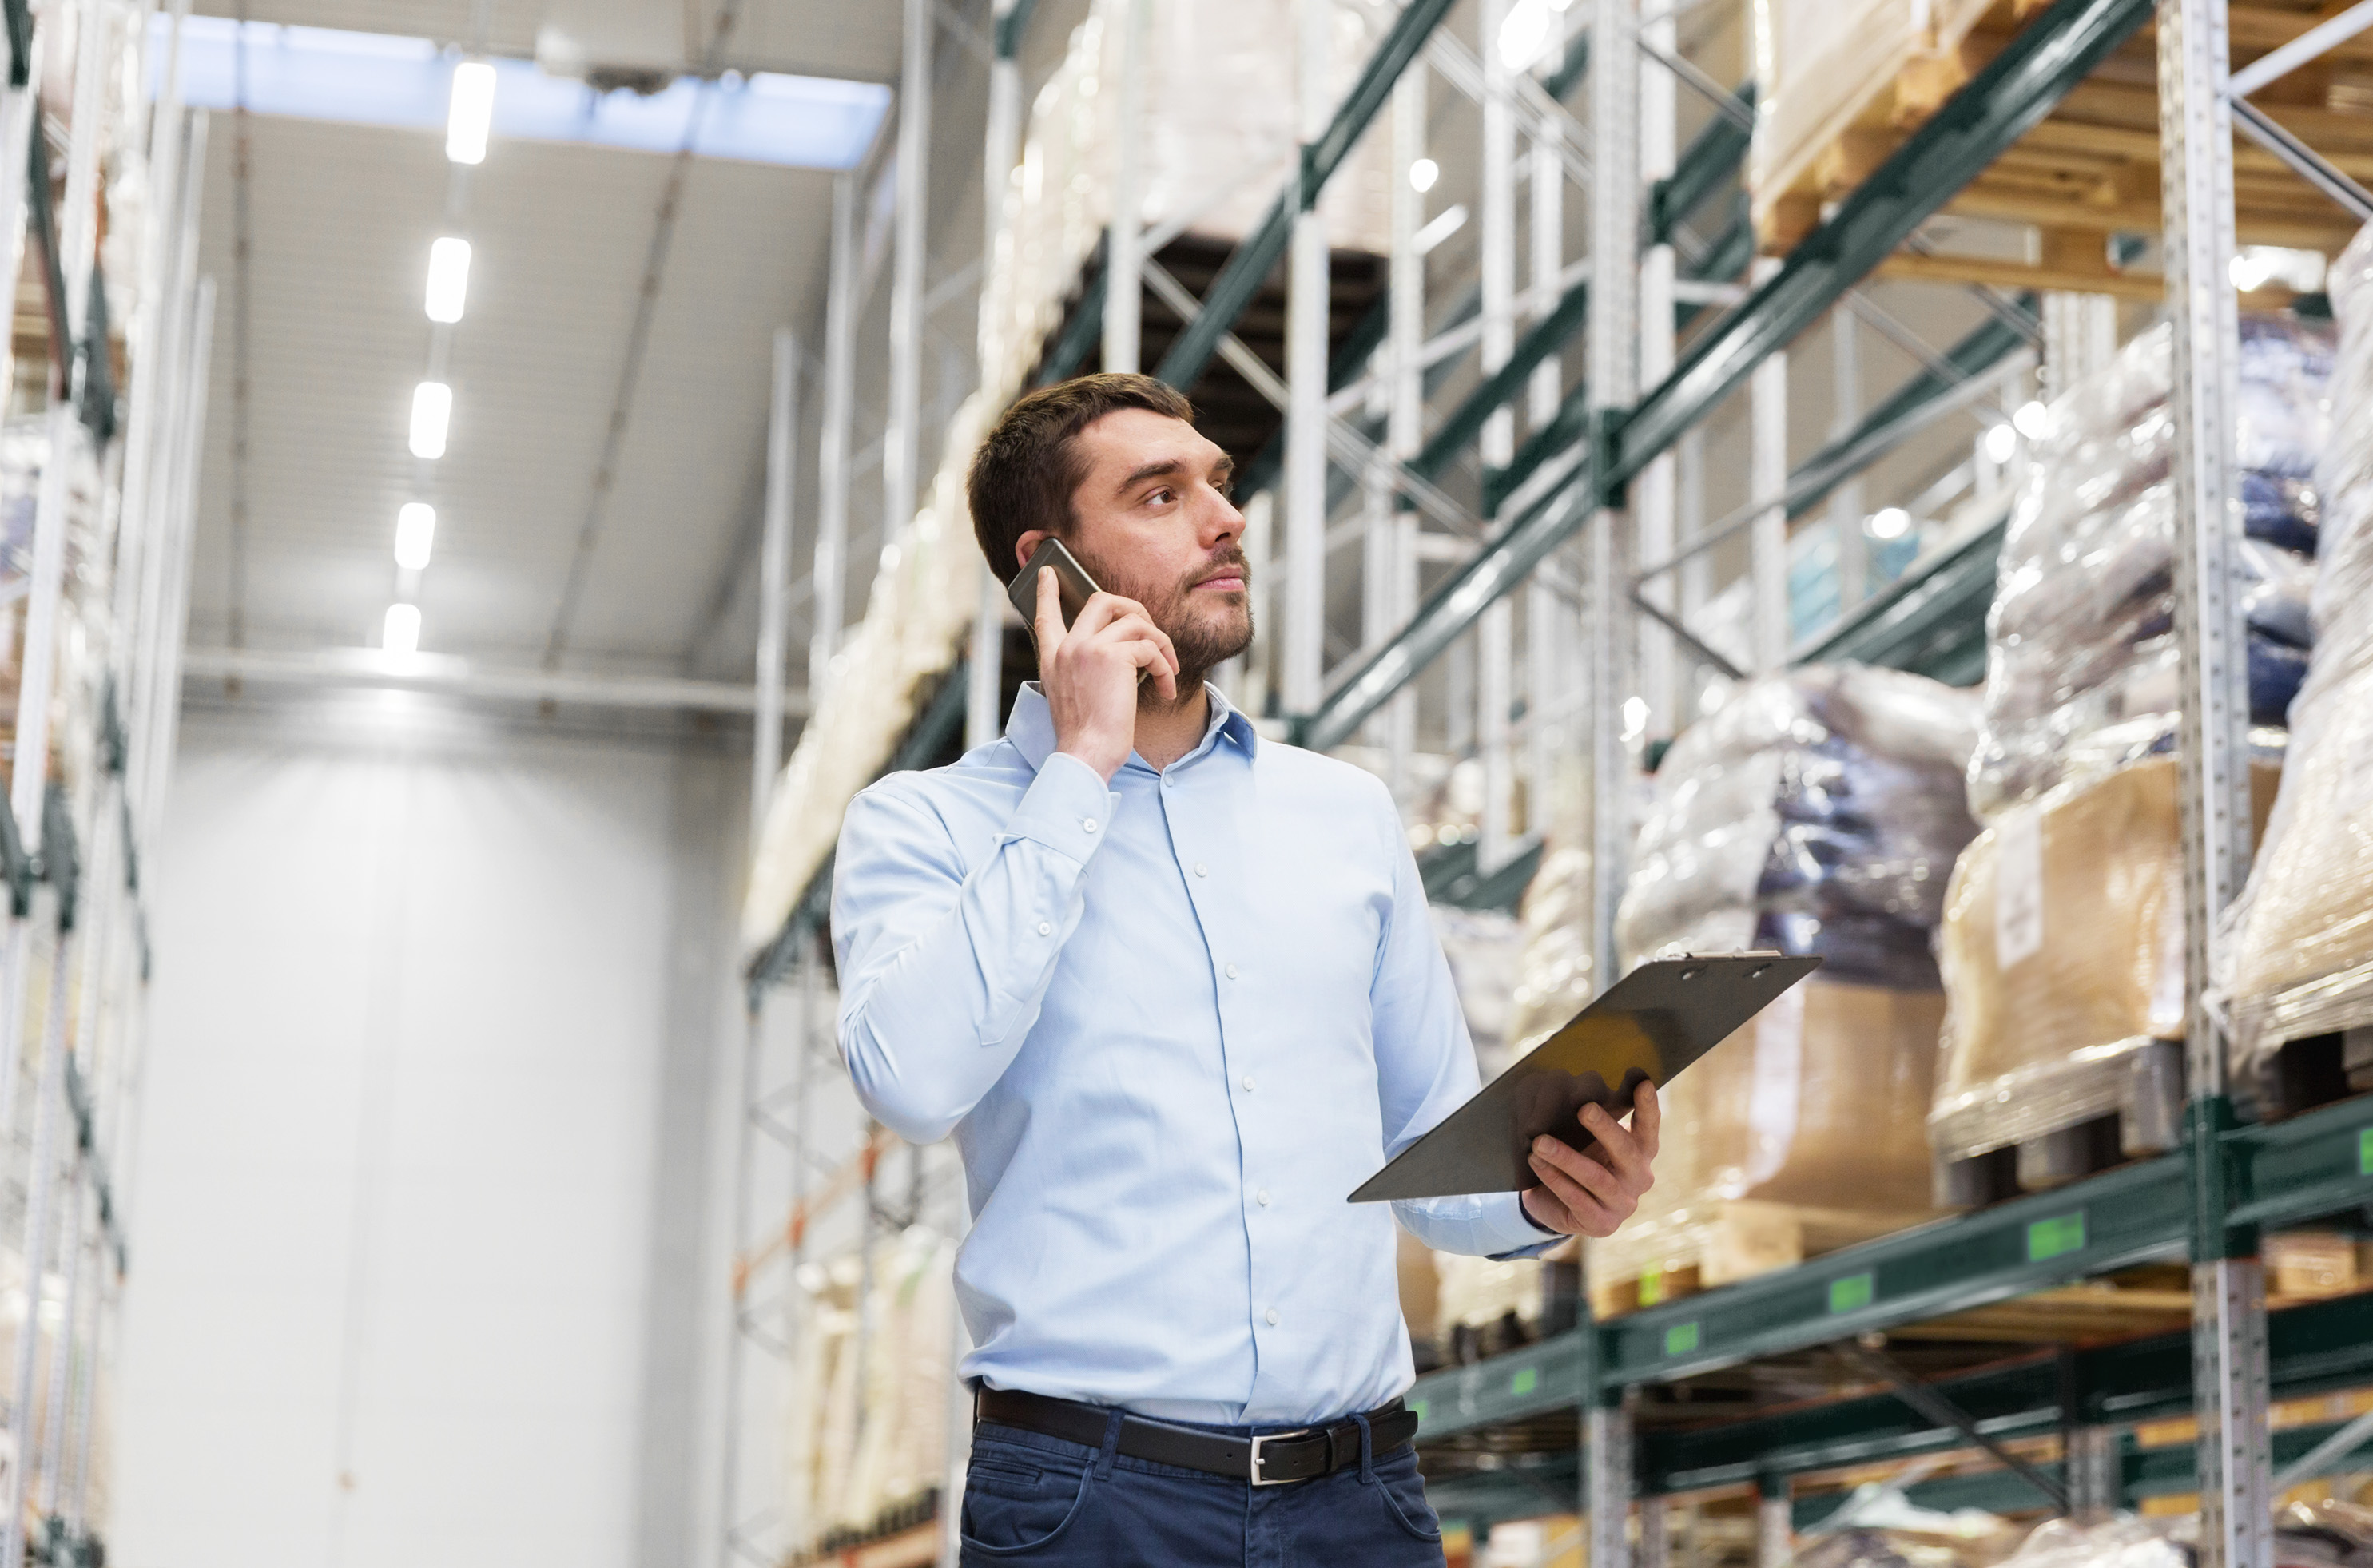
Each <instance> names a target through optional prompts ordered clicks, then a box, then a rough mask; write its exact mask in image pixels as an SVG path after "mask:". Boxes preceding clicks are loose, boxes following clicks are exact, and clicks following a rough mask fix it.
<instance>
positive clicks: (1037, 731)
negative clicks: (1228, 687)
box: [1005, 680, 1259, 772]
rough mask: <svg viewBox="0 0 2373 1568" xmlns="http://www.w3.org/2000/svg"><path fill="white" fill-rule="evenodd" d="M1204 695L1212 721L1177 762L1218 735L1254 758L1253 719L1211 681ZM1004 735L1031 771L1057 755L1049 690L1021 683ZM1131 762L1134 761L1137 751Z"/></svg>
mask: <svg viewBox="0 0 2373 1568" xmlns="http://www.w3.org/2000/svg"><path fill="white" fill-rule="evenodd" d="M1203 694H1204V695H1205V696H1206V697H1208V698H1210V703H1211V722H1210V725H1209V726H1206V727H1205V729H1204V731H1203V741H1202V744H1201V745H1199V746H1198V747H1196V748H1195V749H1194V750H1192V751H1189V752H1188V753H1187V754H1186V756H1185V757H1181V758H1180V759H1179V760H1178V761H1180V762H1185V761H1190V760H1192V759H1193V758H1195V757H1198V756H1199V755H1201V754H1202V753H1203V752H1204V751H1206V750H1208V749H1210V747H1211V745H1212V743H1213V740H1214V738H1218V737H1224V738H1227V739H1229V740H1233V741H1234V742H1235V743H1236V746H1237V748H1238V749H1241V750H1242V751H1243V752H1244V754H1245V757H1246V758H1247V759H1249V758H1251V756H1252V755H1253V751H1254V749H1255V747H1256V745H1257V741H1258V739H1259V737H1258V735H1257V733H1256V732H1255V731H1254V729H1253V721H1252V720H1250V719H1248V718H1246V717H1245V715H1244V714H1241V713H1238V712H1237V711H1236V709H1235V706H1234V705H1233V703H1230V702H1229V701H1228V699H1227V698H1226V697H1225V696H1223V695H1222V694H1221V691H1220V689H1219V688H1218V687H1216V686H1214V685H1212V684H1211V683H1210V681H1208V680H1207V681H1205V682H1203ZM1005 738H1006V739H1008V740H1011V742H1013V749H1015V750H1016V751H1019V752H1021V753H1022V757H1023V761H1026V762H1028V763H1029V764H1030V771H1031V772H1037V771H1038V770H1039V769H1041V768H1043V767H1045V766H1046V759H1047V758H1049V757H1051V756H1053V755H1054V754H1055V715H1054V714H1053V713H1052V712H1050V711H1049V710H1048V709H1047V706H1046V691H1045V690H1044V689H1043V688H1042V687H1040V686H1039V684H1038V682H1036V681H1035V680H1025V681H1023V683H1022V690H1021V691H1020V693H1019V694H1017V695H1016V696H1015V697H1014V699H1013V713H1012V715H1011V717H1010V718H1008V719H1007V720H1006V724H1005ZM1131 761H1135V754H1134V753H1132V754H1131ZM1176 765H1177V764H1176V763H1173V764H1172V766H1174V767H1175V766H1176Z"/></svg>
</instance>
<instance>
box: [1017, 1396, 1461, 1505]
mask: <svg viewBox="0 0 2373 1568" xmlns="http://www.w3.org/2000/svg"><path fill="white" fill-rule="evenodd" d="M1110 1414H1111V1412H1110V1411H1107V1410H1105V1408H1104V1407H1103V1406H1101V1405H1084V1404H1081V1403H1078V1402H1077V1401H1075V1400H1057V1399H1049V1398H1048V1397H1046V1395H1044V1394H1026V1393H1023V1392H1022V1391H1021V1390H1020V1389H1017V1388H983V1389H982V1390H981V1391H980V1398H979V1400H978V1401H977V1402H976V1404H975V1405H974V1407H973V1419H974V1421H975V1422H983V1421H993V1422H995V1423H997V1424H998V1425H999V1426H1013V1427H1019V1428H1021V1429H1022V1430H1023V1431H1024V1432H1037V1433H1043V1434H1045V1435H1046V1436H1048V1437H1060V1438H1063V1439H1065V1440H1066V1441H1068V1442H1072V1443H1077V1444H1080V1445H1081V1446H1084V1447H1089V1448H1101V1447H1103V1446H1104V1442H1105V1421H1106V1419H1107V1417H1108V1416H1109V1415H1110ZM1367 1417H1368V1434H1369V1438H1368V1441H1369V1452H1370V1453H1371V1454H1373V1455H1374V1457H1375V1458H1379V1459H1381V1458H1385V1456H1386V1455H1387V1454H1393V1453H1397V1452H1398V1451H1399V1450H1401V1449H1402V1448H1405V1447H1407V1446H1409V1443H1410V1441H1411V1440H1412V1439H1413V1438H1415V1437H1416V1436H1417V1420H1418V1418H1417V1412H1416V1411H1412V1410H1409V1409H1408V1408H1407V1407H1406V1406H1404V1405H1403V1404H1402V1403H1401V1402H1400V1401H1399V1400H1394V1401H1393V1402H1392V1403H1391V1404H1388V1405H1380V1406H1378V1407H1377V1408H1376V1409H1374V1410H1373V1411H1368V1412H1367ZM1119 1451H1120V1452H1121V1453H1124V1454H1127V1455H1128V1457H1129V1458H1132V1459H1146V1460H1150V1461H1151V1462H1152V1463H1154V1464H1157V1465H1176V1466H1178V1467H1179V1468H1180V1469H1190V1470H1202V1471H1204V1472H1205V1473H1206V1474H1209V1475H1223V1476H1229V1477H1232V1478H1233V1479H1234V1480H1237V1481H1250V1482H1251V1483H1252V1484H1253V1485H1255V1486H1281V1485H1283V1484H1284V1483H1286V1482H1287V1481H1312V1480H1315V1479H1316V1478H1317V1477H1319V1476H1322V1475H1332V1474H1334V1473H1335V1472H1336V1471H1337V1470H1340V1469H1350V1468H1351V1467H1353V1466H1354V1465H1357V1464H1358V1463H1359V1462H1360V1426H1359V1423H1357V1422H1355V1421H1339V1422H1337V1423H1335V1424H1334V1425H1332V1426H1314V1427H1310V1428H1307V1429H1305V1430H1303V1431H1300V1432H1280V1433H1277V1434H1273V1435H1265V1436H1259V1437H1238V1436H1233V1435H1230V1434H1227V1433H1223V1432H1198V1431H1197V1430H1195V1429H1194V1428H1193V1427H1190V1426H1172V1425H1170V1424H1169V1423H1166V1422H1159V1421H1151V1420H1148V1419H1147V1418H1146V1417H1144V1416H1141V1415H1124V1416H1122V1417H1121V1422H1120V1445H1119Z"/></svg>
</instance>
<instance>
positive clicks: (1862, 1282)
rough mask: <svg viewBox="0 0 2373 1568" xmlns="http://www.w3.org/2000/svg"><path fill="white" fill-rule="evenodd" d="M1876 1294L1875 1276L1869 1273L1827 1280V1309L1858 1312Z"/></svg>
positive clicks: (1837, 1311) (1866, 1305)
mask: <svg viewBox="0 0 2373 1568" xmlns="http://www.w3.org/2000/svg"><path fill="white" fill-rule="evenodd" d="M1877 1295H1878V1281H1877V1278H1876V1276H1874V1275H1871V1274H1866V1273H1865V1274H1848V1275H1847V1276H1846V1277H1845V1278H1844V1279H1841V1280H1831V1281H1830V1282H1829V1311H1830V1312H1831V1313H1833V1314H1834V1313H1839V1312H1859V1311H1861V1310H1862V1309H1863V1308H1864V1307H1868V1306H1869V1305H1870V1304H1871V1302H1872V1301H1873V1300H1874V1299H1875V1298H1876V1296H1877Z"/></svg>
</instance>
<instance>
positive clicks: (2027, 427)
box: [2010, 401, 2052, 441]
mask: <svg viewBox="0 0 2373 1568" xmlns="http://www.w3.org/2000/svg"><path fill="white" fill-rule="evenodd" d="M2010 422H2011V423H2012V424H2015V425H2016V426H2017V427H2018V433H2019V434H2020V435H2021V436H2026V437H2027V438H2028V440H2030V441H2040V440H2042V439H2043V433H2044V432H2045V431H2047V430H2049V429H2051V428H2052V411H2051V410H2050V409H2048V408H2045V407H2044V406H2043V405H2042V404H2041V403H2040V402H2034V401H2028V402H2023V403H2021V404H2019V405H2018V412H2016V413H2014V414H2012V415H2011V416H2010Z"/></svg>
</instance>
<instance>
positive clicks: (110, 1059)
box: [0, 0, 213, 1568]
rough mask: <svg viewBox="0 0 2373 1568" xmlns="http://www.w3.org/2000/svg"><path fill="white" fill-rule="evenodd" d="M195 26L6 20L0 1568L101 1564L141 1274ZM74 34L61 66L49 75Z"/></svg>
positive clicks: (208, 337) (192, 351) (191, 186)
mask: <svg viewBox="0 0 2373 1568" xmlns="http://www.w3.org/2000/svg"><path fill="white" fill-rule="evenodd" d="M186 11H187V6H186V3H185V0H184V3H183V4H181V5H177V6H169V7H166V8H163V9H161V10H157V9H152V8H146V7H142V6H133V5H130V4H128V3H125V0H79V3H77V4H71V5H61V6H53V7H50V8H48V9H46V10H44V11H43V12H42V14H41V17H39V18H36V17H33V16H32V15H31V14H30V13H29V9H28V7H27V6H25V5H24V4H23V3H22V0H7V3H6V6H5V19H6V42H7V65H8V74H7V77H6V84H5V86H0V167H6V168H15V169H17V170H19V171H20V173H19V174H18V175H17V176H15V177H12V178H10V179H8V180H0V234H6V236H7V242H6V253H7V255H8V256H9V258H10V260H11V261H12V267H11V275H12V276H13V275H16V273H17V269H18V265H22V264H24V263H27V262H29V263H30V265H31V266H32V268H33V270H34V272H35V275H36V277H37V279H38V281H39V285H40V294H41V302H42V303H41V309H40V312H39V319H37V320H32V321H28V320H25V319H19V320H18V331H17V332H16V333H15V334H14V335H13V338H12V343H15V344H19V345H21V344H25V343H34V342H39V343H44V344H45V345H46V351H47V355H48V363H47V365H46V366H43V367H41V369H40V370H39V371H38V372H36V371H35V369H34V367H33V366H29V365H19V364H17V363H15V361H14V359H13V357H12V358H11V360H10V363H9V375H8V377H5V378H0V379H5V380H6V382H7V389H8V390H9V391H10V394H11V398H12V401H14V400H18V399H21V400H23V401H24V402H26V403H29V408H27V409H26V410H25V412H26V414H27V415H29V416H34V415H37V416H38V417H39V419H40V420H41V424H42V425H43V434H44V437H45V441H46V446H45V450H44V456H43V459H42V463H41V482H40V486H39V490H38V495H37V498H36V501H35V505H34V512H33V519H32V529H31V539H30V547H29V560H28V561H26V562H25V563H23V569H24V570H25V571H26V575H27V576H28V578H29V581H28V584H27V587H26V589H25V592H24V595H23V599H22V604H23V608H22V610H21V615H22V626H23V642H22V648H23V654H22V658H21V664H20V679H19V683H18V691H17V692H16V708H17V714H18V719H17V726H16V730H15V735H14V748H13V755H14V758H15V761H14V763H13V764H12V767H11V771H10V780H9V794H8V802H7V804H8V809H7V810H6V811H0V876H5V880H6V884H7V887H8V891H9V895H10V896H9V907H8V911H7V918H6V927H5V932H0V1135H5V1136H6V1140H7V1142H6V1144H5V1145H0V1146H5V1149H6V1156H5V1161H6V1163H5V1166H0V1246H5V1247H6V1249H8V1251H9V1252H10V1253H11V1254H12V1255H13V1259H14V1260H15V1261H16V1263H17V1264H18V1268H19V1271H20V1278H18V1280H16V1281H13V1282H10V1283H7V1284H6V1291H7V1293H8V1295H10V1296H11V1297H12V1298H13V1305H12V1307H11V1312H12V1315H13V1316H14V1318H15V1320H16V1322H17V1324H18V1326H19V1327H18V1332H17V1334H16V1336H15V1346H14V1353H13V1355H12V1357H11V1358H10V1363H9V1365H8V1366H7V1367H6V1374H5V1375H6V1382H5V1383H0V1391H5V1394H6V1433H7V1450H6V1451H7V1454H8V1457H9V1461H10V1462H8V1463H7V1464H6V1468H5V1469H0V1497H5V1499H6V1506H7V1508H8V1510H9V1519H10V1520H11V1521H12V1522H10V1523H7V1524H6V1525H0V1565H5V1568H17V1565H18V1563H20V1562H25V1561H26V1560H27V1558H28V1555H31V1556H32V1557H34V1558H36V1559H38V1560H40V1561H42V1562H49V1563H53V1564H67V1563H88V1562H98V1561H99V1560H100V1553H101V1547H100V1541H99V1525H100V1523H101V1521H99V1520H98V1519H96V1518H94V1517H93V1513H92V1508H91V1500H92V1483H93V1479H94V1469H95V1465H96V1462H97V1458H98V1456H97V1454H96V1452H95V1447H94V1436H95V1434H96V1432H97V1430H98V1425H99V1422H98V1411H97V1407H98V1405H99V1401H100V1400H101V1398H102V1393H101V1388H100V1384H101V1375H102V1372H103V1369H104V1367H105V1365H106V1364H107V1361H108V1359H109V1357H110V1354H111V1340H112V1332H113V1325H114V1323H115V1320H116V1315H117V1308H118V1303H119V1300H120V1297H121V1292H122V1289H123V1282H124V1277H125V1271H126V1269H127V1267H128V1265H129V1256H128V1251H127V1248H126V1245H125V1239H124V1237H125V1221H124V1215H123V1212H122V1204H121V1201H120V1199H119V1196H118V1193H119V1191H120V1187H121V1183H122V1180H123V1167H124V1166H125V1164H126V1157H127V1155H128V1153H129V1152H130V1144H131V1134H132V1116H131V1109H132V1106H133V1103H134V1097H135V1094H136V1088H137V1083H138V1078H139V1070H140V1055H141V1050H142V1041H143V1037H144V1035H145V1032H146V1019H145V1011H146V981H147V977H148V972H149V967H150V953H149V946H148V934H147V920H146V912H145V908H144V904H143V900H142V894H141V882H140V869H141V860H140V850H141V846H142V845H144V844H146V843H149V842H154V840H155V837H156V834H157V830H158V822H159V817H160V811H161V805H162V801H163V798H164V796H165V793H166V787H167V784H168V780H169V772H170V770H171V759H172V753H173V745H174V738H175V730H176V726H177V719H178V714H179V710H180V690H181V625H182V617H183V612H184V606H185V602H186V598H187V586H188V575H189V567H190V552H191V544H192V540H193V515H194V510H195V501H196V494H197V483H196V478H197V466H198V454H199V449H200V440H201V437H202V435H203V431H204V426H205V389H206V376H207V369H208V364H209V352H210V346H211V343H212V331H213V285H212V283H211V280H207V279H203V278H201V277H200V276H199V275H198V272H197V256H198V244H197V239H198V217H199V214H200V210H201V201H202V184H203V176H204V173H205V138H206V123H205V115H204V114H203V113H194V112H190V111H186V110H184V109H183V108H182V106H181V99H180V93H179V88H178V74H177V65H178V49H179V32H180V23H181V18H182V17H183V16H185V15H186ZM152 17H153V18H154V19H155V20H156V23H157V26H156V28H155V29H153V30H152V29H151V25H150V24H151V19H152ZM160 35H161V38H160ZM68 41H71V44H72V48H73V56H72V58H71V59H70V60H64V61H61V60H58V59H56V58H55V57H54V55H53V51H58V50H61V49H63V48H64V47H65V46H66V44H67V43H68ZM124 48H129V49H131V50H133V51H135V52H137V54H138V56H139V59H140V63H141V64H142V65H143V67H144V69H143V70H141V71H140V72H139V73H137V74H136V75H134V76H133V77H132V79H133V80H134V81H137V82H139V83H141V84H142V85H143V89H144V96H143V98H142V99H141V100H140V101H139V102H137V103H135V104H134V105H130V106H123V110H122V111H121V112H115V113H111V112H110V110H111V109H113V108H115V107H116V106H112V105H111V104H110V103H109V102H108V98H109V94H110V92H111V87H112V86H113V85H114V83H115V82H116V81H118V80H119V79H121V77H122V75H123V73H122V71H121V67H122V66H123V64H124V62H123V59H122V57H121V56H120V54H119V53H118V51H119V50H122V49H124ZM159 50H161V53H162V56H163V58H162V59H161V60H159V59H157V58H155V53H156V52H158V51H159ZM45 55H52V58H51V59H50V60H49V63H48V65H47V68H46V69H45V68H44V56H45ZM59 81H64V82H67V83H70V84H71V85H70V87H69V88H68V93H69V98H68V100H67V101H66V102H64V103H55V102H45V101H44V100H43V99H42V97H41V84H42V83H44V82H51V83H55V82H59ZM150 84H153V85H154V86H155V87H156V94H155V99H154V101H153V102H151V101H149V100H148V99H147V98H146V90H145V89H146V87H147V86H149V85H150ZM143 163H145V165H146V175H147V179H146V203H145V207H144V209H143V210H140V211H136V212H134V213H131V214H124V213H116V214H114V215H112V216H113V219H114V223H115V225H116V226H118V227H122V226H125V225H126V224H130V225H132V226H133V229H132V233H133V237H134V241H135V244H134V256H135V258H136V260H135V263H134V276H132V277H130V278H118V279H116V280H113V282H114V287H113V290H112V293H113V296H114V301H115V305H114V308H115V310H116V311H117V312H118V313H119V317H118V320H117V322H116V324H115V325H114V326H112V327H111V317H110V293H111V290H110V286H109V285H110V280H109V279H108V278H107V277H106V276H105V275H104V273H103V269H102V266H101V262H100V257H99V244H98V240H99V231H100V225H101V221H102V204H103V202H104V200H105V197H104V194H103V189H102V188H103V185H104V180H103V179H102V175H103V173H104V174H107V175H119V176H120V175H122V174H123V173H126V172H128V171H130V170H131V169H133V168H135V167H136V166H139V165H141V164H143ZM126 285H129V287H128V288H127V286H126ZM126 300H128V301H129V302H130V314H129V317H128V319H124V318H123V317H122V316H121V314H120V313H121V312H123V309H124V302H125V301H126ZM119 353H120V354H121V355H122V361H121V368H119V363H118V354H119ZM120 377H123V378H126V384H125V385H123V386H121V387H119V385H118V382H119V378H120ZM35 382H38V384H39V388H40V389H39V390H38V391H37V392H36V391H31V390H29V384H30V383H35ZM78 462H87V463H88V464H89V465H90V469H91V470H92V471H93V472H94V473H95V476H96V480H97V483H96V486H95V487H94V489H93V490H92V491H91V492H90V493H89V494H88V495H87V496H85V497H84V498H83V499H82V501H81V503H80V505H81V506H82V507H84V508H85V510H84V511H83V512H82V513H81V514H80V516H81V520H82V524H83V526H84V527H85V528H87V530H88V531H86V532H82V533H80V534H79V535H78V536H77V537H76V538H75V539H73V540H71V541H70V538H69V536H70V534H75V533H76V526H77V525H76V501H75V499H74V497H73V496H72V494H71V493H70V487H69V470H72V469H74V468H76V466H77V463H78ZM70 552H79V553H80V554H81V556H82V559H81V563H80V565H79V566H78V567H77V568H76V573H77V574H78V577H79V580H80V581H82V582H83V583H85V584H94V583H96V584H103V585H105V588H104V594H105V599H106V602H104V603H101V602H99V597H98V594H97V592H96V591H92V592H91V597H88V598H84V599H82V600H81V601H79V608H80V612H81V613H83V614H85V615H88V616H90V617H92V619H91V621H89V623H88V625H87V626H86V632H87V633H88V638H89V645H90V646H91V647H92V648H93V649H95V650H99V652H98V655H97V657H96V659H95V660H94V661H92V662H88V663H84V664H80V665H72V664H67V663H64V662H63V661H62V658H61V653H60V645H61V642H62V639H63V633H64V617H65V616H66V615H68V614H69V613H70V612H73V611H74V610H75V609H76V604H75V602H74V601H72V600H70V598H69V594H68V588H67V575H68V567H69V555H70ZM53 708H54V710H55V711H56V713H58V714H62V715H63V716H64V723H63V725H59V724H56V723H54V722H53ZM45 1324H46V1325H48V1327H47V1330H46V1331H47V1333H48V1338H49V1346H48V1354H47V1357H46V1359H45V1358H44V1357H43V1355H42V1353H41V1350H42V1343H41V1341H42V1330H41V1326H43V1325H45Z"/></svg>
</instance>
